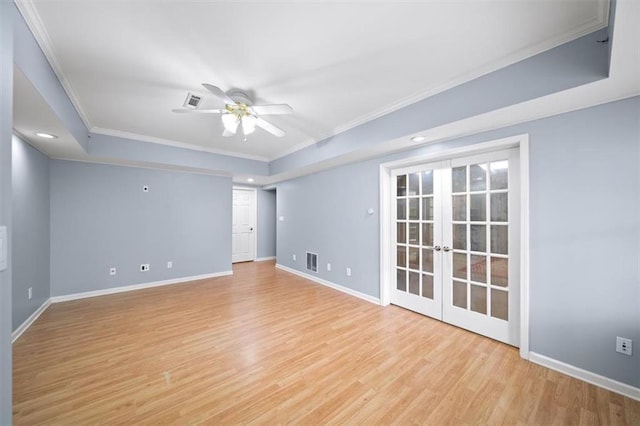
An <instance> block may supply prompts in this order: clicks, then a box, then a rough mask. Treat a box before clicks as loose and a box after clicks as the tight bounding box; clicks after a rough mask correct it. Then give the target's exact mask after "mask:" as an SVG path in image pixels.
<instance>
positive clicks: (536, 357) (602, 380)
mask: <svg viewBox="0 0 640 426" xmlns="http://www.w3.org/2000/svg"><path fill="white" fill-rule="evenodd" d="M529 361H531V362H533V363H535V364H538V365H541V366H543V367H547V368H550V369H551V370H555V371H558V372H560V373H563V374H566V375H567V376H571V377H574V378H576V379H580V380H582V381H583V382H587V383H591V384H592V385H596V386H599V387H601V388H604V389H606V390H610V391H611V392H615V393H619V394H620V395H624V396H626V397H629V398H631V399H635V400H636V401H640V388H637V387H635V386H631V385H628V384H626V383H622V382H618V381H617V380H613V379H609V378H608V377H605V376H601V375H599V374H596V373H592V372H591V371H587V370H583V369H582V368H579V367H575V366H573V365H571V364H566V363H564V362H562V361H558V360H556V359H553V358H549V357H547V356H544V355H540V354H537V353H535V352H529Z"/></svg>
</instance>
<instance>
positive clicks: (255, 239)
mask: <svg viewBox="0 0 640 426" xmlns="http://www.w3.org/2000/svg"><path fill="white" fill-rule="evenodd" d="M236 189H238V190H241V191H249V192H251V194H252V195H251V196H252V197H253V222H254V223H253V237H252V238H251V244H252V245H253V259H251V260H249V261H248V262H255V260H256V259H257V258H258V190H257V188H254V187H251V186H239V185H233V187H232V189H231V228H232V232H233V191H235V190H236ZM231 255H232V256H233V242H232V243H231Z"/></svg>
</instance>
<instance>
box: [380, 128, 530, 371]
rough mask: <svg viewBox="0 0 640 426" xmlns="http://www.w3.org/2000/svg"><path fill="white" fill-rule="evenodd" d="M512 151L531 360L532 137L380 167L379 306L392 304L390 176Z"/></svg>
mask: <svg viewBox="0 0 640 426" xmlns="http://www.w3.org/2000/svg"><path fill="white" fill-rule="evenodd" d="M510 148H518V149H519V150H520V356H521V357H522V358H525V359H529V245H530V241H529V134H528V133H525V134H520V135H515V136H510V137H507V138H502V139H496V140H492V141H488V142H480V143H476V144H471V145H467V146H463V147H458V148H451V149H445V150H443V151H438V152H434V153H430V154H425V155H420V156H415V157H410V158H406V159H403V160H396V161H390V162H387V163H382V164H380V304H381V305H382V306H387V305H389V304H390V303H391V295H390V289H391V279H390V278H391V272H392V271H393V265H392V260H393V259H392V257H393V256H392V253H391V241H392V240H391V235H392V229H391V217H392V211H391V209H392V208H393V207H394V204H393V203H392V202H391V201H392V200H391V192H392V189H391V172H392V170H394V169H399V168H405V167H410V166H412V165H418V164H423V163H432V162H436V161H443V160H449V159H452V158H455V157H464V156H469V155H475V154H482V153H485V152H491V151H498V150H504V149H510Z"/></svg>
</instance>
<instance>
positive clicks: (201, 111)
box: [172, 108, 226, 114]
mask: <svg viewBox="0 0 640 426" xmlns="http://www.w3.org/2000/svg"><path fill="white" fill-rule="evenodd" d="M172 111H173V112H178V113H187V114H191V113H194V114H222V113H224V112H226V110H224V109H192V108H174V109H172Z"/></svg>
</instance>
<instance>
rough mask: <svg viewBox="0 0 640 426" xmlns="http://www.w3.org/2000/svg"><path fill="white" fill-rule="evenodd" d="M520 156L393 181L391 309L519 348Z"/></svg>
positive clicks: (480, 159) (436, 166)
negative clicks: (434, 320) (430, 319)
mask: <svg viewBox="0 0 640 426" xmlns="http://www.w3.org/2000/svg"><path fill="white" fill-rule="evenodd" d="M518 167H519V165H518V150H517V149H514V150H506V151H499V152H492V153H487V154H481V155H476V156H472V157H465V158H458V159H453V160H450V161H444V162H440V163H432V164H425V165H421V166H415V167H411V168H405V169H399V170H395V171H394V172H393V173H392V179H393V182H392V188H393V189H392V199H393V200H394V203H395V206H394V208H393V209H392V214H391V217H392V220H393V222H394V223H393V226H392V229H393V231H392V234H393V235H392V238H393V240H392V241H394V243H393V244H394V247H393V250H392V253H393V257H394V259H393V261H394V265H395V270H394V276H392V277H391V282H392V285H393V288H392V289H391V291H390V295H391V303H393V304H396V305H399V306H402V307H404V308H407V309H410V310H413V311H416V312H419V313H422V314H424V315H428V316H430V317H433V318H436V319H440V320H442V321H445V322H448V323H451V324H454V325H456V326H459V327H462V328H465V329H468V330H471V331H474V332H476V333H479V334H483V335H485V336H488V337H491V338H493V339H496V340H499V341H502V342H505V343H508V344H511V345H515V346H517V345H518V344H519V342H520V336H519V330H520V314H519V308H520V300H519V298H520V292H519V289H520V286H519V274H520V272H519V271H520V269H519V251H520V242H519V235H520V223H519V218H520V195H519V182H518V177H519V170H518Z"/></svg>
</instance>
